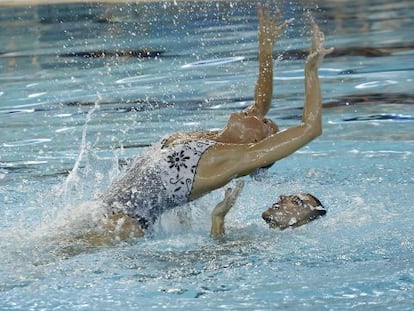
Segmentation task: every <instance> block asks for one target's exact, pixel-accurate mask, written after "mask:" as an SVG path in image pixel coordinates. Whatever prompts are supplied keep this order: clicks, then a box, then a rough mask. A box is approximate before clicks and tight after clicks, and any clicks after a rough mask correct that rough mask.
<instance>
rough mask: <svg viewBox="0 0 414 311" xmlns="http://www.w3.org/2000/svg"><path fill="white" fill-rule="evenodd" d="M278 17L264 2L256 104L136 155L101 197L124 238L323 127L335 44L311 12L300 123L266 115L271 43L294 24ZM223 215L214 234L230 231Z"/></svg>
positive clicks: (305, 140)
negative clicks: (327, 63) (323, 78)
mask: <svg viewBox="0 0 414 311" xmlns="http://www.w3.org/2000/svg"><path fill="white" fill-rule="evenodd" d="M279 15H280V14H279V13H276V15H275V16H274V17H271V16H270V11H269V7H268V6H267V5H266V6H264V7H262V6H261V5H260V4H259V5H258V19H259V29H258V37H259V75H258V79H257V83H256V88H255V96H254V103H253V104H252V105H251V106H250V107H248V108H247V109H245V110H243V111H242V112H239V113H233V114H231V115H230V117H229V119H228V122H227V124H226V126H225V128H224V129H223V130H221V131H207V132H195V133H175V134H173V135H171V136H169V137H167V138H166V139H164V140H163V141H162V142H161V143H158V144H156V145H154V146H153V147H152V148H150V149H149V150H148V152H146V153H145V154H144V155H142V156H139V157H137V158H136V159H135V160H134V161H133V162H132V164H131V166H130V167H129V169H128V170H127V171H126V173H125V175H124V176H123V177H122V178H121V179H119V180H118V181H117V182H115V183H114V184H113V185H111V187H110V189H109V190H108V192H107V193H106V194H105V195H104V196H103V202H104V203H105V205H106V206H107V208H108V215H107V216H108V221H109V222H108V223H109V225H108V226H109V227H111V226H112V227H113V228H115V227H116V228H118V229H117V230H118V231H117V232H124V233H123V234H122V235H123V236H126V237H128V236H142V235H143V233H144V231H145V230H146V229H148V228H150V227H151V225H152V224H153V223H154V222H155V221H156V219H157V218H158V217H159V216H160V215H161V214H162V213H163V212H164V211H166V210H168V209H171V208H174V207H176V206H179V205H182V204H184V203H187V202H189V201H192V200H194V199H197V198H199V197H201V196H203V195H205V194H207V193H209V192H211V191H212V190H215V189H218V188H221V187H223V186H225V185H226V184H227V183H229V182H230V181H231V180H232V179H234V178H237V177H241V176H245V175H249V174H251V173H253V172H255V171H256V170H257V169H259V168H262V167H267V166H269V165H272V164H273V163H274V162H276V161H278V160H280V159H282V158H284V157H286V156H288V155H290V154H292V153H293V152H295V151H296V150H298V149H299V148H301V147H302V146H304V145H306V144H307V143H309V142H310V141H311V140H313V139H314V138H316V137H317V136H319V135H320V134H321V133H322V97H321V91H320V83H319V77H318V69H319V66H320V64H321V62H322V60H323V58H324V56H325V55H326V54H328V53H330V52H331V51H332V49H325V48H324V34H323V33H322V32H321V31H320V30H319V27H318V25H317V24H316V23H315V22H314V21H313V19H312V18H311V17H309V18H310V26H311V30H312V46H311V49H310V53H309V56H308V58H307V60H306V65H305V105H304V109H303V115H302V122H301V123H300V124H299V125H297V126H292V127H290V128H287V129H284V130H282V131H279V129H278V126H277V125H276V124H275V123H274V122H273V121H271V120H269V119H266V118H265V115H266V113H267V112H268V110H269V108H270V105H271V99H272V96H273V47H274V44H275V42H276V39H277V37H278V36H279V34H280V33H281V32H282V31H283V29H284V28H285V27H286V26H287V25H288V24H289V22H290V21H285V22H284V23H282V24H281V25H278V24H277V22H278V19H279ZM236 189H241V186H237V187H236ZM238 191H239V190H238ZM236 197H237V196H236ZM231 202H233V203H232V204H234V202H235V199H234V200H231ZM232 204H230V205H232ZM225 214H226V213H223V211H222V210H220V208H216V209H214V211H213V215H212V219H215V221H213V224H212V226H216V227H215V228H212V235H219V234H221V233H223V232H224V216H225ZM111 222H112V224H111ZM221 227H222V228H221ZM119 228H121V229H119ZM115 231H116V230H115Z"/></svg>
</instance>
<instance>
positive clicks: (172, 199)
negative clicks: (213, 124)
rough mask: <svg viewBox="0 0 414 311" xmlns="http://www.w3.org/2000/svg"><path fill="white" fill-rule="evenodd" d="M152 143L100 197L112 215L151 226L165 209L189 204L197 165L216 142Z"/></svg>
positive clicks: (144, 227)
mask: <svg viewBox="0 0 414 311" xmlns="http://www.w3.org/2000/svg"><path fill="white" fill-rule="evenodd" d="M164 142H165V140H162V141H161V142H159V143H157V144H155V145H154V146H152V147H151V148H149V150H148V151H147V152H146V153H144V155H142V156H139V157H137V158H135V159H134V160H133V162H132V163H131V165H130V167H129V168H128V169H127V171H126V172H125V175H124V176H123V177H122V178H121V179H119V180H118V181H116V182H115V183H113V184H112V185H111V187H110V189H109V191H108V192H107V193H106V194H105V196H104V197H103V200H104V203H105V205H107V206H108V207H109V209H110V211H111V212H112V213H123V214H126V215H128V216H130V217H133V218H135V219H137V220H138V221H139V222H140V224H141V227H142V228H143V229H147V228H148V227H150V226H151V225H152V224H153V223H154V222H155V221H156V220H157V218H158V217H159V216H160V215H161V214H162V213H163V212H164V211H166V210H168V209H172V208H174V207H176V206H179V205H183V204H185V203H187V202H188V201H189V196H190V194H191V189H192V186H193V181H194V176H195V174H196V170H197V165H198V162H199V160H200V158H201V156H202V155H203V153H204V152H205V151H206V150H207V149H208V148H209V147H211V146H213V145H214V144H215V143H216V142H215V141H212V140H193V141H186V142H180V143H176V144H173V145H171V146H168V147H164Z"/></svg>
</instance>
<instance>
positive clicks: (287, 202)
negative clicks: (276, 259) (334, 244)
mask: <svg viewBox="0 0 414 311" xmlns="http://www.w3.org/2000/svg"><path fill="white" fill-rule="evenodd" d="M325 214H326V210H325V208H324V207H323V206H322V205H321V203H320V202H319V200H317V199H316V198H315V197H314V196H312V195H310V194H307V193H298V194H293V195H288V196H285V195H281V196H280V198H279V201H277V202H276V203H274V204H273V205H272V207H270V208H269V209H268V210H266V211H265V212H264V213H263V214H262V218H263V219H264V220H265V221H266V223H268V224H269V227H270V228H279V229H280V230H284V229H286V228H288V227H299V226H302V225H304V224H306V223H308V222H309V221H312V220H314V219H316V218H318V217H319V216H323V215H325Z"/></svg>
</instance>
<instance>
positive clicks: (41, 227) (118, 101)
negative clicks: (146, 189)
mask: <svg viewBox="0 0 414 311" xmlns="http://www.w3.org/2000/svg"><path fill="white" fill-rule="evenodd" d="M256 2H257V1H237V2H236V1H234V2H231V1H222V2H216V1H209V2H151V3H136V4H59V5H57V4H56V5H44V6H26V7H23V6H21V7H0V131H1V135H0V219H1V220H2V221H1V223H0V249H1V252H0V309H1V310H149V309H152V310H154V309H155V310H157V309H167V310H172V309H177V310H192V309H194V308H199V309H200V310H219V309H229V310H279V309H283V310H346V309H356V310H412V309H413V308H414V238H413V237H414V226H413V222H414V213H413V212H412V211H413V208H414V205H413V202H414V174H413V172H414V171H413V163H414V130H413V129H414V126H413V124H414V88H413V85H414V84H413V79H414V39H413V36H412V33H413V31H414V4H413V2H412V1H411V0H405V1H404V0H402V1H398V2H389V1H385V0H372V1H368V0H366V1H360V0H350V1H328V0H321V1H279V2H278V3H279V7H280V9H281V10H282V11H283V17H284V18H291V17H294V18H295V22H294V23H293V24H292V25H291V26H290V27H289V29H288V30H287V31H286V32H285V33H284V34H283V36H282V37H281V38H280V40H279V42H278V43H277V48H276V49H275V59H276V58H277V60H276V65H277V67H276V74H275V78H274V85H275V92H274V98H273V106H272V108H271V111H270V112H269V116H270V117H271V118H272V119H274V120H275V121H276V122H277V123H278V124H279V125H280V127H282V128H283V127H287V126H290V125H293V124H297V123H298V122H299V120H300V115H301V107H302V106H303V70H302V69H303V66H304V59H303V57H302V56H303V52H304V51H305V52H306V50H307V48H308V46H309V30H308V28H307V27H306V22H305V20H304V19H303V12H304V11H306V10H308V9H310V10H311V11H312V12H313V15H314V16H315V19H316V20H317V21H318V22H319V24H320V26H321V28H322V29H323V30H324V31H325V32H326V35H327V46H335V47H336V52H335V53H334V54H332V55H330V57H327V58H326V60H325V62H324V63H323V65H322V68H321V70H320V76H321V81H322V91H323V97H324V100H323V103H324V108H325V109H324V112H323V113H324V115H323V127H324V132H323V135H322V136H320V137H319V138H318V139H316V140H314V141H313V142H311V143H310V144H308V145H307V146H306V147H304V148H303V149H301V150H299V151H298V152H296V153H295V154H294V155H292V156H290V157H288V158H286V159H284V160H281V161H279V162H278V163H277V164H276V165H274V166H273V167H272V168H271V169H269V171H268V172H267V173H266V174H263V175H261V176H258V177H256V178H250V177H246V178H245V181H246V186H245V188H244V190H243V192H242V194H241V197H240V199H239V201H238V203H237V204H236V206H235V207H234V209H233V210H232V211H231V212H230V213H229V215H228V217H227V219H226V220H227V222H226V229H227V230H226V236H225V237H223V238H222V239H218V240H215V239H211V238H210V237H209V226H210V220H209V219H210V212H211V210H212V208H213V206H214V204H215V203H216V202H218V201H219V200H220V199H221V198H222V196H223V191H222V190H217V191H215V192H213V193H211V194H209V195H207V196H205V197H203V198H201V199H200V200H198V201H195V202H193V203H191V204H189V205H188V206H185V207H184V208H183V209H180V210H179V211H178V212H177V211H173V212H171V213H168V214H166V215H163V217H162V219H161V221H160V222H159V223H158V224H157V225H156V228H155V232H154V234H153V235H152V236H150V237H145V238H143V239H139V240H135V241H128V242H120V243H117V244H116V245H108V246H100V247H87V246H85V245H84V244H82V243H81V242H79V241H76V239H68V238H62V235H63V236H66V237H67V236H69V235H70V234H72V233H74V232H76V231H77V230H81V229H80V228H81V227H82V228H87V227H88V226H92V225H93V222H92V221H91V219H92V218H93V217H94V213H96V212H97V211H95V210H93V209H91V210H87V209H86V208H85V205H82V203H84V202H86V201H87V200H89V199H91V198H93V197H94V196H96V195H98V194H99V193H101V192H102V191H104V190H105V188H106V187H108V185H109V184H110V182H111V181H112V180H114V179H115V178H116V177H117V176H119V174H120V173H121V171H122V168H123V165H122V164H123V163H125V162H126V161H127V160H128V159H130V158H132V157H133V156H134V155H137V154H139V153H141V152H142V151H143V150H144V149H145V147H146V146H148V145H149V144H151V143H152V142H155V141H157V140H158V139H159V138H160V137H162V136H164V135H166V134H168V133H171V132H175V131H193V130H198V129H201V128H204V129H215V128H220V127H222V126H223V125H224V124H225V121H226V118H227V116H228V115H229V113H231V112H234V111H238V110H240V109H242V108H244V107H246V106H247V105H248V104H249V103H250V102H251V101H252V99H253V91H254V84H255V79H256V75H257V66H258V62H257V31H256V27H257V18H256V11H255V10H256ZM277 55H283V56H280V57H277ZM120 164H121V165H120ZM298 191H305V192H310V193H312V194H314V195H315V196H317V197H318V198H320V200H321V201H322V202H323V204H324V205H326V207H327V209H328V213H327V215H326V216H325V217H323V218H321V219H319V220H317V221H315V222H312V223H310V224H307V225H306V226H303V227H300V228H297V229H293V230H285V231H277V230H271V229H269V228H268V227H267V226H266V224H265V223H264V222H263V221H262V220H261V217H260V215H261V213H262V212H263V211H264V210H265V209H266V208H267V207H268V206H270V205H271V204H272V203H273V202H274V201H275V200H276V199H277V197H278V196H279V195H280V194H289V193H293V192H298ZM98 213H99V211H98ZM180 213H181V214H180ZM178 214H180V215H181V216H180V217H179V215H178ZM183 215H184V220H185V221H182V218H183V217H182V216H183Z"/></svg>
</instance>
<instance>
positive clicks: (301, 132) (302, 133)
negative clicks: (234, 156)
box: [244, 17, 333, 170]
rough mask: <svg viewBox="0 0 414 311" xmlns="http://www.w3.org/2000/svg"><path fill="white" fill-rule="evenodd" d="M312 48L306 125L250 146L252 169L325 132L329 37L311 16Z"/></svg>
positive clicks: (248, 154)
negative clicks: (323, 73) (322, 70)
mask: <svg viewBox="0 0 414 311" xmlns="http://www.w3.org/2000/svg"><path fill="white" fill-rule="evenodd" d="M310 26H311V30H312V47H311V50H310V53H309V56H308V58H307V60H306V65H305V105H304V109H303V114H302V124H300V125H298V126H293V127H290V128H288V129H286V130H283V131H280V132H278V133H276V134H274V135H272V136H270V137H268V138H266V139H264V140H262V141H260V142H259V143H257V144H254V145H251V146H249V147H248V148H247V149H248V150H247V152H246V153H245V154H246V157H245V159H244V161H245V164H244V165H245V166H246V168H247V170H248V169H254V168H255V167H261V166H265V165H269V164H271V163H273V162H275V161H277V160H279V159H282V158H284V157H286V156H288V155H290V154H292V153H293V152H295V151H296V150H298V149H300V148H301V147H303V146H304V145H306V144H307V143H309V142H310V141H311V140H313V139H314V138H316V137H318V136H319V135H320V134H321V133H322V96H321V90H320V83H319V76H318V70H319V66H320V64H321V63H322V61H323V58H324V57H325V55H326V54H329V53H331V52H332V51H333V48H331V49H325V48H324V43H325V36H324V34H323V32H322V31H320V29H319V27H318V25H317V24H316V23H315V21H314V20H313V19H312V18H311V17H310Z"/></svg>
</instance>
